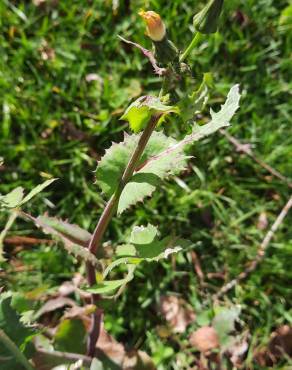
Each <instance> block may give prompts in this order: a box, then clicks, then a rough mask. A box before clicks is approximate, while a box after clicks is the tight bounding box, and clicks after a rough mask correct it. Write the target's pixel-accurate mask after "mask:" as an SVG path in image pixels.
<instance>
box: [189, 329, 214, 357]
mask: <svg viewBox="0 0 292 370" xmlns="http://www.w3.org/2000/svg"><path fill="white" fill-rule="evenodd" d="M189 341H190V344H191V345H192V346H193V347H196V348H197V349H198V350H199V351H200V352H208V351H211V350H213V349H215V348H218V347H219V337H218V334H217V332H216V331H215V329H214V328H213V327H212V326H203V327H201V328H200V329H198V330H196V331H195V332H194V333H192V334H191V335H190V338H189Z"/></svg>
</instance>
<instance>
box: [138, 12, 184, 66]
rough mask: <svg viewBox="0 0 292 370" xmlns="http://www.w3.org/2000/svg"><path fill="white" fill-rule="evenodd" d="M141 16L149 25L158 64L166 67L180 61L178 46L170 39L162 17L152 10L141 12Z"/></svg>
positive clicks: (148, 31) (148, 28)
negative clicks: (177, 60)
mask: <svg viewBox="0 0 292 370" xmlns="http://www.w3.org/2000/svg"><path fill="white" fill-rule="evenodd" d="M139 15H140V16H141V17H142V18H143V19H144V20H145V22H146V24H147V35H148V36H149V37H150V38H151V40H152V42H153V45H154V49H155V57H156V59H157V61H158V63H160V64H162V65H166V64H168V63H172V62H174V61H175V60H176V59H178V55H179V52H178V50H177V48H176V46H175V45H174V44H173V43H172V42H171V41H170V40H169V39H168V37H167V33H166V27H165V24H164V23H163V21H162V19H161V18H160V15H159V14H157V13H155V12H153V11H152V10H150V11H147V12H144V10H141V11H140V12H139Z"/></svg>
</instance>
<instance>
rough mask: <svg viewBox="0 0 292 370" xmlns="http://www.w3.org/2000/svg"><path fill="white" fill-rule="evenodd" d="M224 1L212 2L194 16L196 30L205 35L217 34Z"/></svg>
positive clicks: (216, 0)
mask: <svg viewBox="0 0 292 370" xmlns="http://www.w3.org/2000/svg"><path fill="white" fill-rule="evenodd" d="M223 2H224V0H210V1H209V2H208V4H207V5H206V6H205V7H204V8H203V9H202V10H201V11H200V12H199V13H198V14H196V15H195V16H194V20H193V21H194V27H195V30H196V31H198V32H200V33H203V34H209V33H215V32H216V31H217V28H218V21H219V17H220V14H221V12H222V8H223Z"/></svg>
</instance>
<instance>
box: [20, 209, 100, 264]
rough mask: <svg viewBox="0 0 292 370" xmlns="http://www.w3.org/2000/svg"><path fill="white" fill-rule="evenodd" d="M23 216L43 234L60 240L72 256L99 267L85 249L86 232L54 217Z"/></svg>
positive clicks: (88, 236)
mask: <svg viewBox="0 0 292 370" xmlns="http://www.w3.org/2000/svg"><path fill="white" fill-rule="evenodd" d="M23 214H24V215H25V216H26V217H27V218H29V219H30V220H31V221H32V222H34V223H35V225H36V226H37V227H40V228H42V230H43V231H44V232H45V233H47V234H50V235H52V236H56V237H57V238H59V239H61V241H62V242H63V245H64V247H65V249H66V250H67V251H68V252H69V253H71V254H72V255H73V256H75V257H77V258H81V259H83V260H84V261H88V262H90V263H92V264H93V265H95V266H97V265H99V262H98V260H97V258H96V257H95V256H94V255H93V254H92V253H91V252H90V251H89V250H88V248H87V244H88V242H89V240H90V238H91V234H89V233H88V232H87V231H86V230H84V229H82V228H81V227H79V226H78V225H74V224H69V223H67V222H65V221H62V220H58V219H57V218H54V217H48V216H38V217H37V218H35V217H33V216H31V215H29V214H27V213H23Z"/></svg>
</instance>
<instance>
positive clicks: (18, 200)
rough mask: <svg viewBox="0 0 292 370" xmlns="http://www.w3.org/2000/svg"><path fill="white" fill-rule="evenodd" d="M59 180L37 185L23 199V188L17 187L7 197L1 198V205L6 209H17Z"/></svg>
mask: <svg viewBox="0 0 292 370" xmlns="http://www.w3.org/2000/svg"><path fill="white" fill-rule="evenodd" d="M56 180H57V179H50V180H47V181H45V182H44V183H43V184H40V185H37V186H36V187H35V188H34V189H32V190H31V191H30V192H29V193H28V194H27V195H26V196H25V197H24V198H23V192H24V190H23V188H22V187H17V188H16V189H14V190H12V191H11V192H10V193H8V194H6V195H4V196H3V195H2V196H0V204H1V206H2V207H5V208H16V207H20V206H22V205H23V204H25V203H27V202H28V201H30V200H31V199H32V198H33V197H34V196H35V195H37V194H38V193H40V192H41V191H43V190H44V189H45V188H46V187H47V186H49V185H50V184H51V183H52V182H54V181H56Z"/></svg>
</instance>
